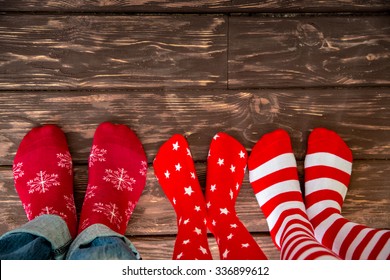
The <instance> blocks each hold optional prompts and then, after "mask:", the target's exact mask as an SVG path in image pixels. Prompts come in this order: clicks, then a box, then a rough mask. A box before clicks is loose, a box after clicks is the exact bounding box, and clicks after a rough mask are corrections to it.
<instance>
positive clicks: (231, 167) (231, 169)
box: [230, 164, 236, 173]
mask: <svg viewBox="0 0 390 280" xmlns="http://www.w3.org/2000/svg"><path fill="white" fill-rule="evenodd" d="M230 171H231V172H232V173H234V172H236V167H235V166H234V165H233V164H232V165H231V166H230Z"/></svg>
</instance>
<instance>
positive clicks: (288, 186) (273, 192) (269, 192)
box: [256, 180, 301, 207]
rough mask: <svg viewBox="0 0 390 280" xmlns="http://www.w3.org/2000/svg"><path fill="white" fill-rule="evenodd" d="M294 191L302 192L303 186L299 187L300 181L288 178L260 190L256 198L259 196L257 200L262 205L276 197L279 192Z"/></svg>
mask: <svg viewBox="0 0 390 280" xmlns="http://www.w3.org/2000/svg"><path fill="white" fill-rule="evenodd" d="M294 191H295V192H299V193H300V192H301V188H300V187H299V181H298V180H287V181H283V182H280V183H276V184H274V185H272V186H269V187H268V188H266V189H264V190H262V191H260V192H258V193H257V194H256V198H257V202H258V203H259V205H260V207H261V206H263V205H264V204H265V203H266V202H268V201H269V200H270V199H272V198H274V197H275V196H277V195H279V194H282V193H286V192H294Z"/></svg>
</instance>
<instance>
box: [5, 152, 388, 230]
mask: <svg viewBox="0 0 390 280" xmlns="http://www.w3.org/2000/svg"><path fill="white" fill-rule="evenodd" d="M298 164H299V174H300V178H301V182H302V177H303V169H302V164H303V163H302V162H298ZM196 170H197V173H198V176H199V179H200V182H201V185H202V186H204V185H205V179H206V165H205V164H204V163H198V164H196ZM389 172H390V164H389V162H388V161H386V160H379V161H355V162H354V164H353V176H352V179H351V184H350V187H349V191H348V194H347V197H346V201H345V203H344V206H343V215H344V216H345V217H346V218H348V219H350V220H351V221H354V222H357V223H361V224H365V225H368V226H371V227H378V228H390V218H389V216H388V213H389V212H390V191H389V186H390V181H389V176H387V174H388V173H389ZM87 182H88V176H87V167H86V166H77V167H76V168H75V185H74V189H75V191H74V193H75V202H76V207H77V210H78V213H79V212H80V210H81V206H82V203H83V199H84V194H85V189H86V185H87ZM0 192H1V196H0V206H1V209H2V211H1V213H0V234H3V233H4V232H7V231H9V230H11V229H14V228H16V227H18V226H21V225H22V224H24V223H25V222H26V221H27V218H26V215H25V213H24V210H23V207H22V205H21V202H20V200H19V198H18V195H17V193H16V191H15V189H14V186H13V180H12V172H11V168H10V167H9V168H6V167H2V168H1V169H0ZM236 210H237V214H238V216H239V217H240V219H241V221H242V222H243V223H244V225H245V226H246V227H247V228H248V230H249V231H250V232H253V233H256V232H257V233H267V232H268V227H267V224H266V221H265V218H264V216H263V214H262V212H261V210H260V208H259V206H258V204H257V201H256V198H255V196H254V194H253V191H252V188H251V186H250V184H249V180H248V176H246V177H245V179H244V184H243V186H242V188H241V191H240V194H239V197H238V199H237V203H236ZM176 232H177V227H176V215H175V212H174V210H173V207H172V206H171V204H170V202H169V201H168V199H167V198H166V196H165V194H164V192H163V190H162V189H161V187H160V186H159V184H158V182H157V180H156V178H155V176H154V171H153V168H152V167H150V168H149V170H148V177H147V184H146V187H145V190H144V192H143V194H142V196H141V199H140V201H139V203H138V205H137V207H136V209H135V211H134V213H133V216H132V218H131V220H130V223H129V225H128V228H127V232H126V234H127V235H129V236H151V235H174V234H176Z"/></svg>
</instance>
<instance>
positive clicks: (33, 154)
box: [13, 125, 77, 238]
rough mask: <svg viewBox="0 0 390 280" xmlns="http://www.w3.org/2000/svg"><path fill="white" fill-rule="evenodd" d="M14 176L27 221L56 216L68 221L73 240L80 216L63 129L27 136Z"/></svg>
mask: <svg viewBox="0 0 390 280" xmlns="http://www.w3.org/2000/svg"><path fill="white" fill-rule="evenodd" d="M13 174H14V182H15V187H16V190H17V192H18V194H19V197H20V199H21V201H22V204H23V208H24V210H25V212H26V214H27V218H28V219H29V220H32V219H34V218H35V217H37V216H40V215H44V214H50V215H57V216H59V217H61V218H62V219H63V220H64V221H65V222H66V224H67V225H68V229H69V232H70V234H71V236H72V237H73V238H74V237H75V235H76V232H77V216H76V207H75V204H74V198H73V170H72V159H71V156H70V153H69V150H68V144H67V142H66V138H65V135H64V133H63V132H62V130H61V129H60V128H58V127H57V126H55V125H45V126H41V127H36V128H33V129H32V130H31V131H30V132H29V133H27V135H26V136H25V137H24V138H23V140H22V141H21V143H20V145H19V148H18V150H17V153H16V156H15V159H14V165H13Z"/></svg>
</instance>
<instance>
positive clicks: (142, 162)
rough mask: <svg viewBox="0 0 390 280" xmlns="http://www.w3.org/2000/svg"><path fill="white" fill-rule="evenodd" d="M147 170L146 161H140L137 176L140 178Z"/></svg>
mask: <svg viewBox="0 0 390 280" xmlns="http://www.w3.org/2000/svg"><path fill="white" fill-rule="evenodd" d="M147 170H148V163H147V162H146V161H144V160H143V161H141V169H140V170H139V174H141V175H142V176H145V175H146V172H147Z"/></svg>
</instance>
